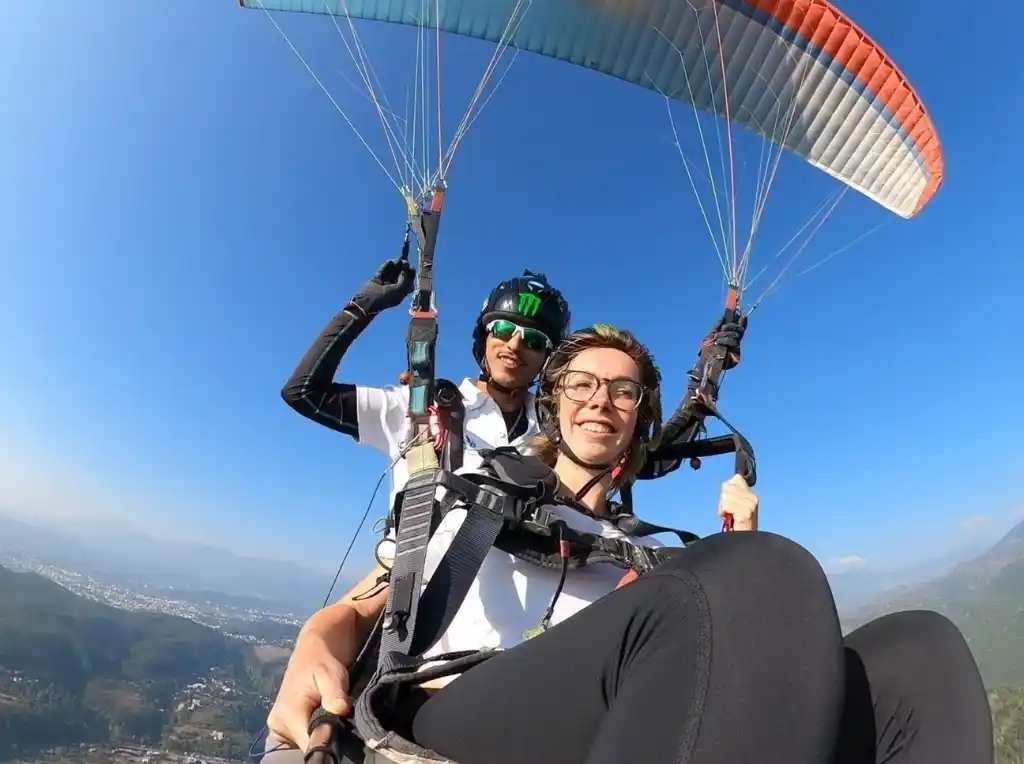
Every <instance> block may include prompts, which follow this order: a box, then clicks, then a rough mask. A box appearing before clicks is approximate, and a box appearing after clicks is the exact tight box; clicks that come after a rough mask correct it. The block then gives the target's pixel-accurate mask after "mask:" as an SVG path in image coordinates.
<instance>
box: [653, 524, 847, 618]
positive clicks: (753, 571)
mask: <svg viewBox="0 0 1024 764" xmlns="http://www.w3.org/2000/svg"><path fill="white" fill-rule="evenodd" d="M663 567H664V572H665V573H666V574H669V575H671V574H672V572H673V571H680V570H685V571H687V572H688V573H689V574H692V575H693V576H695V577H696V578H697V580H699V581H700V583H701V586H702V588H703V589H704V590H705V592H707V595H708V598H709V599H710V600H717V599H719V598H726V599H737V598H739V599H742V600H744V601H747V602H750V603H752V604H756V605H757V610H758V611H760V612H767V611H768V610H771V609H774V608H776V606H780V605H781V606H784V607H787V608H788V607H791V606H793V605H798V606H799V607H801V608H804V609H807V610H813V611H815V612H819V613H821V614H823V615H830V616H831V617H832V618H836V617H837V616H836V611H835V602H834V600H833V599H832V590H831V588H830V587H829V584H828V578H827V577H826V576H825V571H824V570H822V567H821V565H820V563H819V562H818V561H817V560H816V559H815V558H814V555H812V554H811V553H810V552H808V551H807V550H806V549H805V548H804V547H802V546H801V545H800V544H797V543H796V542H795V541H792V540H791V539H788V538H786V537H784V536H780V535H778V534H775V533H768V532H764V531H755V532H748V531H743V532H735V533H719V534H715V535H714V536H708V537H707V538H704V539H701V540H700V541H699V542H697V543H696V544H694V545H692V546H691V547H689V548H687V549H686V550H684V551H682V552H681V553H680V554H679V555H677V556H675V557H673V558H672V559H671V560H670V561H668V562H666V563H665V565H664V566H663Z"/></svg>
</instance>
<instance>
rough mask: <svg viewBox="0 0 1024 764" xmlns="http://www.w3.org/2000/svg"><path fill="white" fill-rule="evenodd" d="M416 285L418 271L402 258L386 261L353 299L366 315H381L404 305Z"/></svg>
mask: <svg viewBox="0 0 1024 764" xmlns="http://www.w3.org/2000/svg"><path fill="white" fill-rule="evenodd" d="M415 284H416V271H415V269H414V268H413V267H412V265H410V264H409V261H408V260H405V259H403V258H400V257H396V258H393V259H391V260H385V261H384V264H383V265H381V267H380V268H378V269H377V272H376V273H375V274H373V277H372V278H371V279H370V280H369V281H367V282H366V284H365V285H364V286H363V288H362V289H361V290H359V294H357V295H356V296H355V297H354V298H352V302H354V303H356V304H357V305H358V306H359V307H360V308H362V309H363V310H364V311H365V312H366V313H368V314H369V313H379V312H380V311H382V310H387V309H388V308H394V307H396V306H398V305H401V304H402V301H403V300H404V299H405V298H406V297H408V296H409V295H410V294H411V293H412V290H413V287H414V286H415Z"/></svg>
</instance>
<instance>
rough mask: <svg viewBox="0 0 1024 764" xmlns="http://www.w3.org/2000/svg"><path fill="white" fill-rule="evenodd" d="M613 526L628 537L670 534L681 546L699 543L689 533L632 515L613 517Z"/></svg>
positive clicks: (698, 539)
mask: <svg viewBox="0 0 1024 764" xmlns="http://www.w3.org/2000/svg"><path fill="white" fill-rule="evenodd" d="M615 526H616V527H617V528H618V529H619V530H620V531H622V532H623V533H625V534H626V535H628V536H638V537H641V538H642V537H645V536H653V535H655V534H657V533H671V534H673V535H674V536H675V537H676V538H678V539H679V541H680V543H681V544H682V545H683V546H686V545H687V544H692V543H693V542H694V541H700V536H698V535H697V534H696V533H690V531H681V530H679V529H678V528H669V527H668V526H665V525H655V524H654V523H649V522H647V521H646V520H641V519H640V518H639V517H637V516H636V515H633V514H621V515H617V516H616V517H615Z"/></svg>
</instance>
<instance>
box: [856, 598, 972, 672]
mask: <svg viewBox="0 0 1024 764" xmlns="http://www.w3.org/2000/svg"><path fill="white" fill-rule="evenodd" d="M844 641H845V643H846V646H847V647H849V648H851V649H853V650H855V651H856V652H857V654H858V655H859V656H860V658H861V660H862V661H863V662H864V663H865V665H866V666H867V668H868V671H869V672H870V671H871V669H872V668H873V667H874V668H876V670H877V669H878V667H880V666H903V667H905V670H913V669H917V670H919V671H920V672H922V673H925V672H928V671H929V667H935V666H937V665H941V666H946V667H949V668H954V667H955V668H958V669H959V670H960V671H966V672H968V673H970V674H974V673H976V672H977V664H976V663H975V662H974V657H973V656H972V655H971V650H970V647H968V645H967V640H966V639H964V636H963V634H962V633H961V632H960V629H958V628H957V627H956V625H954V623H953V622H952V621H950V620H949V619H948V618H946V616H944V615H942V614H941V613H936V612H935V611H934V610H904V611H900V612H897V613H890V614H888V615H884V616H881V617H880V618H876V619H875V620H873V621H870V622H869V623H866V624H864V625H863V626H861V627H860V628H858V629H856V630H855V631H853V632H851V633H850V634H848V635H847V636H846V639H845V640H844Z"/></svg>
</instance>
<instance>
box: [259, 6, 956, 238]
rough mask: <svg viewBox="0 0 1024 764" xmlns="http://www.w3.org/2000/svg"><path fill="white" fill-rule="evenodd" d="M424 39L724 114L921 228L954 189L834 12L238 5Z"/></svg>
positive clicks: (920, 122) (885, 78)
mask: <svg viewBox="0 0 1024 764" xmlns="http://www.w3.org/2000/svg"><path fill="white" fill-rule="evenodd" d="M239 2H240V4H241V5H243V6H245V7H250V8H257V9H264V10H268V11H298V12H305V13H321V14H328V15H332V16H336V17H339V18H342V19H365V20H374V21H385V22H391V23H396V24H406V25H415V26H422V27H426V28H428V29H436V30H439V31H440V32H447V33H452V34H458V35H466V36H470V37H476V38H480V39H484V40H489V41H491V42H494V43H496V44H499V45H505V46H512V47H514V48H517V49H520V50H525V51H529V52H532V53H537V54H541V55H544V56H549V57H551V58H555V59H560V60H563V61H566V62H568V63H571V64H575V65H577V66H583V67H586V68H589V69H593V70H596V71H599V72H602V73H604V74H607V75H609V76H612V77H616V78H618V79H621V80H625V81H627V82H631V83H633V84H636V85H640V86H642V87H645V88H649V89H651V90H654V91H656V92H658V93H661V94H663V95H665V96H666V97H668V98H671V99H674V100H679V101H684V102H687V103H690V104H692V105H693V106H694V107H695V108H697V109H700V110H703V111H706V112H710V113H713V114H717V115H718V116H720V117H722V118H724V119H725V120H726V121H727V122H729V123H732V124H736V125H739V126H742V127H743V128H746V129H748V130H751V131H753V132H755V133H757V134H759V135H761V136H763V137H764V138H765V139H767V140H768V141H771V142H772V143H775V144H776V145H778V146H780V147H784V148H786V149H789V150H790V151H792V152H793V153H795V154H797V155H798V156H800V157H802V158H804V159H805V160H806V161H807V162H809V163H810V164H812V165H813V166H815V167H817V168H819V169H821V170H822V171H824V172H826V173H828V174H829V175H832V176H833V177H835V178H837V179H838V180H839V181H841V182H842V183H844V184H846V185H848V186H850V187H851V188H853V189H855V190H857V191H859V192H860V193H862V194H864V195H866V196H867V197H869V198H870V199H872V200H874V201H875V202H877V203H878V204H880V205H882V206H883V207H885V208H886V209H888V210H890V211H892V212H894V213H896V214H898V215H900V216H902V217H904V218H910V217H912V216H913V215H915V214H916V213H918V212H919V211H920V210H921V209H922V208H923V207H924V206H925V205H926V204H927V203H928V202H929V200H930V199H931V198H932V197H933V196H934V195H935V192H936V191H937V190H938V188H939V186H940V184H941V183H942V178H943V159H942V150H941V147H940V144H939V139H938V136H937V135H936V132H935V128H934V126H933V124H932V121H931V119H930V118H929V116H928V114H927V112H926V110H925V107H924V105H923V103H922V101H921V99H920V98H919V96H918V95H917V93H916V92H915V91H914V89H913V88H912V87H911V85H910V83H909V82H908V81H907V79H906V77H904V76H903V74H902V73H901V72H900V70H899V68H898V67H897V66H896V64H895V63H894V62H893V61H892V59H891V58H890V57H889V56H888V55H887V54H886V53H885V51H883V50H882V49H881V48H880V47H879V46H878V45H876V44H875V43H874V42H873V41H872V40H871V38H870V37H868V35H867V34H866V33H865V32H864V31H863V30H861V29H860V27H858V26H857V24H855V23H854V22H853V21H852V20H851V19H850V18H849V17H848V16H846V15H845V14H844V13H843V12H842V11H840V10H839V9H838V8H836V7H835V6H834V5H832V3H830V2H827V0H530V2H528V3H526V2H524V0H462V2H458V3H449V2H422V0H239Z"/></svg>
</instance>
